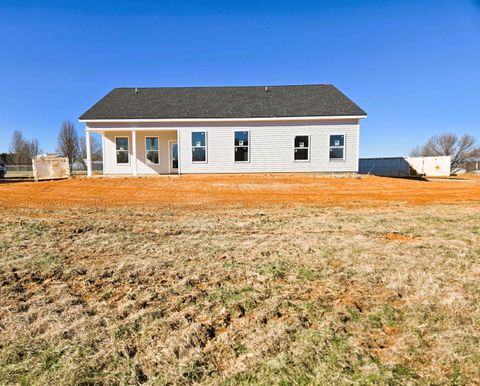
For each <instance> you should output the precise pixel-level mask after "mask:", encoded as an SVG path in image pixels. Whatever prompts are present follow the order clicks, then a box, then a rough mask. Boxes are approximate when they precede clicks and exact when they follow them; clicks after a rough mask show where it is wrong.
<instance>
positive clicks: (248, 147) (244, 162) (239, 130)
mask: <svg viewBox="0 0 480 386" xmlns="http://www.w3.org/2000/svg"><path fill="white" fill-rule="evenodd" d="M244 131H246V132H247V138H248V145H247V146H245V145H242V146H240V145H238V146H237V145H235V133H242V132H244ZM250 146H251V138H250V130H249V129H243V130H241V129H237V130H233V162H234V163H236V164H246V163H249V162H250ZM237 147H246V148H247V149H248V152H247V155H248V159H247V160H246V161H236V160H235V149H236V148H237Z"/></svg>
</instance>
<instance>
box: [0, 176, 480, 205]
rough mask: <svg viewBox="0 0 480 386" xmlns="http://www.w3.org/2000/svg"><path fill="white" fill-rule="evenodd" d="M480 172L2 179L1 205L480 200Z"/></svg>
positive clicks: (254, 203)
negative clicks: (440, 176)
mask: <svg viewBox="0 0 480 386" xmlns="http://www.w3.org/2000/svg"><path fill="white" fill-rule="evenodd" d="M479 197H480V178H475V177H469V178H468V179H465V178H462V179H452V180H438V181H437V180H432V181H425V180H409V179H400V178H382V177H361V176H358V177H343V178H339V177H325V176H318V175H298V174H286V175H285V174H277V175H263V174H262V175H200V176H198V175H197V176H195V175H186V176H159V177H144V178H99V177H97V178H92V179H87V178H84V177H77V178H72V179H69V180H61V181H44V182H20V183H4V184H1V183H0V205H1V206H3V207H10V208H23V207H28V208H49V207H71V206H91V207H105V206H108V207H116V206H141V205H155V206H156V205H160V206H168V207H177V208H182V207H190V208H191V207H197V208H217V207H218V206H231V205H239V206H247V207H258V206H265V205H271V204H274V205H277V204H284V205H297V204H308V205H313V206H342V207H364V206H382V205H391V204H399V205H402V204H441V203H443V204H446V203H448V204H450V203H453V204H458V203H468V202H478V200H479Z"/></svg>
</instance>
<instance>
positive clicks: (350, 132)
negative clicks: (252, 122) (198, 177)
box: [179, 124, 359, 174]
mask: <svg viewBox="0 0 480 386" xmlns="http://www.w3.org/2000/svg"><path fill="white" fill-rule="evenodd" d="M244 130H247V131H249V133H250V137H249V142H250V145H249V152H250V154H249V158H250V160H249V161H248V162H235V153H234V132H235V131H244ZM192 131H206V132H207V153H208V154H207V162H205V163H193V162H192V148H191V146H192V143H191V137H192V136H191V133H192ZM358 131H359V128H358V124H343V125H311V126H306V125H302V126H263V127H262V126H260V127H259V126H254V127H252V126H242V127H215V128H208V127H205V128H202V129H183V130H181V131H180V135H179V144H180V145H179V146H180V164H181V173H184V174H188V173H263V172H357V171H358V134H359V133H358ZM330 134H343V135H345V155H346V156H345V160H330V147H329V143H330V142H329V141H330ZM296 135H308V136H310V160H309V161H295V160H294V137H295V136H296Z"/></svg>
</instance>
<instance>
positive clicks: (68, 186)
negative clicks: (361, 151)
mask: <svg viewBox="0 0 480 386" xmlns="http://www.w3.org/2000/svg"><path fill="white" fill-rule="evenodd" d="M0 204H1V208H2V209H0V214H1V218H0V227H1V228H0V229H1V232H0V299H1V301H0V384H36V385H53V384H65V385H78V384H84V385H92V384H117V385H120V384H149V385H165V384H170V385H175V384H178V385H183V384H209V385H210V384H223V385H238V384H277V385H280V384H283V385H289V384H296V385H305V384H344V385H351V384H389V385H395V384H397V385H400V384H455V385H461V384H472V385H473V384H480V351H479V349H478V347H479V345H480V326H479V320H480V303H479V301H478V299H480V287H479V285H478V278H479V277H480V220H479V218H480V180H478V179H470V180H467V181H462V180H458V181H453V182H452V181H433V182H428V181H414V180H400V179H389V178H374V177H368V178H360V179H357V178H332V177H330V178H328V177H318V176H295V175H279V176H266V175H257V176H185V177H181V178H178V177H160V178H138V179H123V178H115V179H103V178H95V179H90V180H88V179H85V178H75V179H71V180H67V181H51V182H42V183H34V182H27V183H23V182H22V183H3V184H0Z"/></svg>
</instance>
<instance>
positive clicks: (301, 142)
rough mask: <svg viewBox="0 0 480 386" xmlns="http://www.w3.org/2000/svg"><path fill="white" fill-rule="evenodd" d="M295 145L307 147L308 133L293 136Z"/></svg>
mask: <svg viewBox="0 0 480 386" xmlns="http://www.w3.org/2000/svg"><path fill="white" fill-rule="evenodd" d="M295 147H308V135H297V136H296V137H295Z"/></svg>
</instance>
